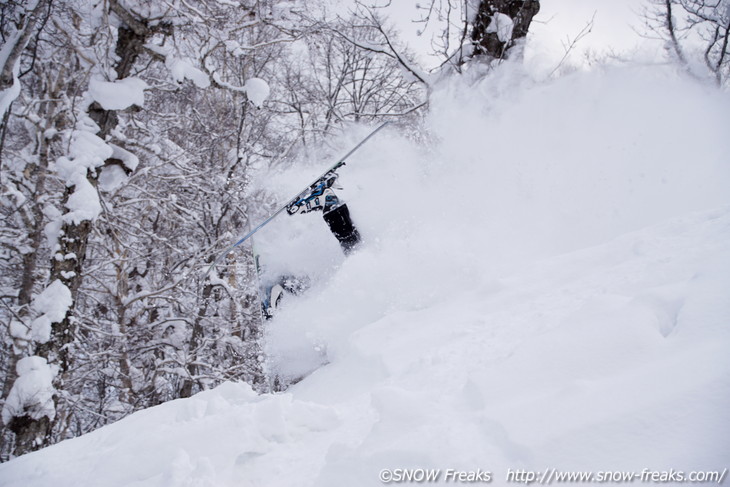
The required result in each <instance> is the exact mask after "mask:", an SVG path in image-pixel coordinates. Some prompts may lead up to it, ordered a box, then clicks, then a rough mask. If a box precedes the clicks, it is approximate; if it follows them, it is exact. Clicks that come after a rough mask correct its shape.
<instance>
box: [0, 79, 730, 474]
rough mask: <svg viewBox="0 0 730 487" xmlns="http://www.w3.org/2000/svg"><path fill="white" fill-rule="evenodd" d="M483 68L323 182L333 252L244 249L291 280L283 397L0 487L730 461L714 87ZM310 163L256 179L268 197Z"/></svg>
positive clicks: (87, 452)
mask: <svg viewBox="0 0 730 487" xmlns="http://www.w3.org/2000/svg"><path fill="white" fill-rule="evenodd" d="M501 71H502V72H501V73H499V74H497V75H496V76H492V77H490V78H489V79H488V80H485V81H474V80H475V79H477V78H478V76H476V75H475V73H469V74H467V76H464V77H462V78H461V79H458V80H449V81H446V82H443V83H442V84H441V85H440V86H439V87H438V88H437V89H436V90H435V92H434V93H433V98H432V103H431V108H430V115H429V119H428V120H427V123H426V128H427V130H428V133H427V134H413V135H414V136H413V137H407V136H406V135H404V134H402V133H400V132H399V131H398V130H396V129H389V131H388V132H387V133H384V134H382V135H378V139H377V141H373V143H371V144H369V145H367V146H366V147H364V148H363V149H362V151H361V152H359V153H358V155H357V157H354V158H353V159H352V160H351V161H350V163H349V164H348V165H347V166H345V168H344V169H343V170H342V176H341V178H342V181H341V182H342V184H343V185H344V186H345V190H343V195H344V196H345V197H346V199H347V200H348V202H349V204H350V207H351V211H352V214H353V217H354V218H355V220H356V222H357V224H358V226H359V227H360V229H361V231H362V234H363V237H364V240H365V241H364V244H363V247H362V249H361V250H360V251H358V252H357V253H356V254H355V255H353V256H352V257H350V258H348V259H347V260H345V259H344V257H342V255H341V253H340V252H339V247H338V246H337V243H336V241H334V239H333V238H332V236H331V235H329V233H328V232H327V230H326V228H325V226H324V223H323V222H322V220H321V218H320V217H319V216H317V215H307V216H305V217H302V218H282V219H279V220H278V221H277V222H276V223H275V224H272V225H271V227H270V228H268V227H267V230H266V231H265V232H262V235H261V236H260V237H259V238H258V239H257V245H258V246H259V247H260V251H261V252H262V255H263V256H264V257H265V260H266V261H267V262H268V264H267V265H268V271H269V272H285V271H286V272H287V273H292V274H306V275H310V276H312V278H313V284H312V287H311V288H310V289H309V290H308V291H307V292H306V293H305V294H303V295H301V296H299V297H297V298H293V299H290V300H289V301H288V302H286V303H285V306H284V307H283V309H282V310H281V312H280V314H279V315H278V316H277V318H276V319H275V320H273V321H271V322H270V323H269V324H268V326H269V329H268V336H267V352H268V356H269V358H270V363H269V367H270V369H271V371H272V374H273V373H276V374H279V375H281V376H283V377H290V378H295V377H299V376H306V377H305V378H304V379H303V380H302V381H301V382H299V383H298V384H296V385H295V386H293V387H292V388H291V389H289V390H288V391H287V392H286V393H281V394H273V395H263V396H257V395H256V394H254V393H253V392H252V391H251V390H250V388H249V387H248V386H247V385H246V384H224V385H222V386H220V387H218V388H217V389H214V390H211V391H207V392H204V393H201V394H198V395H197V396H195V397H193V398H190V399H186V400H179V401H173V402H171V403H168V404H163V405H161V406H159V407H156V408H152V409H150V410H146V411H142V412H140V413H137V414H134V415H132V416H130V417H128V418H126V419H124V420H122V421H120V422H118V423H116V424H113V425H111V426H108V427H105V428H102V429H101V430H98V431H96V432H94V433H91V434H88V435H86V436H84V437H81V438H77V439H74V440H70V441H66V442H63V443H61V444H59V445H56V446H54V447H51V448H48V449H46V450H44V451H41V452H37V453H34V454H30V455H26V456H24V457H21V458H18V459H15V460H13V461H11V462H9V463H7V464H4V465H0V485H9V486H24V487H34V486H47V485H54V486H56V487H62V486H74V487H76V486H84V485H94V486H97V485H98V486H107V487H114V486H134V487H143V486H144V487H147V486H197V487H201V486H236V487H241V486H342V485H348V486H370V485H381V483H380V481H379V479H378V475H379V472H380V471H381V469H384V468H406V467H417V468H437V469H442V470H446V469H448V468H454V469H460V470H465V471H476V470H477V469H481V471H490V472H491V475H492V478H493V481H492V485H505V484H506V480H507V474H508V469H513V470H515V469H529V470H535V471H544V470H545V469H546V468H557V469H564V470H581V471H593V472H597V471H605V470H611V471H618V470H631V471H637V472H640V471H641V470H642V469H644V468H649V469H653V470H662V469H666V470H669V469H670V468H672V469H675V470H683V471H687V472H689V471H691V470H699V469H704V470H719V471H722V470H723V469H724V468H726V467H730V465H729V464H728V459H730V435H728V430H727V410H728V406H730V358H729V356H728V353H727V350H728V347H729V346H730V291H729V290H730V191H728V189H730V159H729V156H728V154H730V138H729V137H728V132H727V130H728V127H729V126H730V124H729V123H728V122H730V100H729V99H728V95H727V94H723V93H718V92H717V91H715V90H713V89H711V88H706V87H704V86H700V85H698V84H696V83H694V82H691V81H688V80H686V79H682V78H681V77H677V76H676V75H675V74H674V73H672V72H669V71H666V70H660V69H656V68H651V69H650V68H623V69H609V70H606V71H603V72H594V73H587V74H586V73H583V74H575V75H573V76H570V77H565V78H562V79H559V80H557V81H554V82H551V83H548V84H546V83H537V82H535V81H533V80H531V79H530V78H529V76H527V75H525V74H524V73H523V72H521V71H520V70H519V69H516V68H510V67H509V66H505V69H503V70H501ZM470 80H471V81H470ZM366 131H367V130H366V129H365V128H357V129H353V131H352V132H351V133H348V134H345V135H344V136H343V137H342V139H341V140H340V141H339V144H340V145H339V146H338V147H337V148H336V149H345V150H346V148H347V146H348V145H351V144H352V142H353V141H356V140H357V139H358V138H360V137H361V136H362V135H363V134H364V133H365V132H366ZM345 150H343V151H342V152H344V151H345ZM314 159H316V158H313V162H312V163H310V164H303V165H301V166H299V167H298V168H296V169H293V170H289V171H287V172H286V173H282V174H275V175H271V178H275V179H270V181H272V180H275V181H277V184H276V187H274V190H275V191H277V192H278V193H280V195H281V197H282V199H284V198H285V197H286V196H287V195H288V194H289V193H291V192H292V190H294V191H295V190H296V189H297V188H298V187H299V186H301V185H302V184H301V183H302V181H307V180H308V179H309V178H310V177H311V176H312V175H313V174H317V173H318V172H320V168H321V166H322V163H321V160H319V161H315V160H314Z"/></svg>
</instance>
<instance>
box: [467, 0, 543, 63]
mask: <svg viewBox="0 0 730 487" xmlns="http://www.w3.org/2000/svg"><path fill="white" fill-rule="evenodd" d="M539 11H540V2H539V1H538V0H482V1H481V2H480V3H479V10H478V11H477V16H476V19H475V20H474V24H473V29H472V36H471V38H472V43H473V45H474V56H485V55H486V56H490V57H491V58H493V59H506V58H507V57H508V55H509V53H510V48H511V47H512V46H514V44H515V41H518V40H520V39H523V38H525V37H526V36H527V31H528V29H529V27H530V23H531V22H532V18H533V17H534V16H535V15H536V14H537V13H538V12H539ZM497 13H500V14H504V15H507V16H509V17H510V18H511V19H512V21H513V22H514V27H513V29H512V35H511V38H510V39H508V40H504V38H503V39H500V36H499V33H498V32H496V30H497V29H496V28H494V27H495V26H493V25H492V23H493V22H495V20H494V16H495V14H497ZM490 27H492V28H490Z"/></svg>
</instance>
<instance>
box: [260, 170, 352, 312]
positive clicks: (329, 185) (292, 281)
mask: <svg viewBox="0 0 730 487" xmlns="http://www.w3.org/2000/svg"><path fill="white" fill-rule="evenodd" d="M338 176H339V175H338V174H337V172H336V170H335V169H332V170H331V171H329V172H327V173H326V174H325V175H324V176H322V177H321V178H320V179H318V180H317V181H315V182H314V183H313V184H312V185H311V186H310V187H309V188H307V189H306V190H305V191H303V192H302V193H301V194H299V196H297V197H296V198H295V199H294V201H292V202H291V203H290V204H289V205H288V206H287V207H286V211H287V213H288V214H289V215H296V214H305V213H309V212H312V211H322V217H323V218H324V221H325V222H326V223H327V226H328V227H329V229H330V231H331V232H332V234H333V235H334V236H335V238H337V241H338V242H340V246H341V247H342V250H343V251H344V252H345V255H349V254H350V253H352V252H353V251H354V250H355V248H356V247H357V244H358V243H360V233H359V232H358V231H357V228H356V227H355V224H354V223H353V222H352V218H351V217H350V210H349V209H348V208H347V204H345V203H344V202H343V201H341V200H340V199H339V198H338V197H337V195H336V194H335V192H334V189H342V188H341V187H339V186H335V183H336V182H337V178H338ZM256 265H257V269H258V268H259V267H260V266H259V262H258V261H257V262H256ZM309 284H310V283H309V280H308V279H306V278H300V277H299V278H298V277H296V276H281V277H279V278H278V279H277V281H276V282H275V283H274V284H273V285H269V286H265V288H264V292H263V296H262V298H261V304H262V309H263V313H264V317H265V318H266V319H271V318H272V317H273V315H274V312H275V311H276V309H277V308H278V307H279V305H280V304H281V300H282V298H283V297H284V294H285V293H288V294H293V295H297V294H299V293H301V292H302V291H304V290H306V289H307V288H308V287H309Z"/></svg>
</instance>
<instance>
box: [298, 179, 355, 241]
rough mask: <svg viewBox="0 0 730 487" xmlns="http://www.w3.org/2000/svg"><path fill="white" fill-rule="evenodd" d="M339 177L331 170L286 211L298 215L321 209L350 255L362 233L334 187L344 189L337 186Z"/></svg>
mask: <svg viewBox="0 0 730 487" xmlns="http://www.w3.org/2000/svg"><path fill="white" fill-rule="evenodd" d="M337 177H338V174H337V172H336V171H335V170H334V169H333V170H331V171H329V172H328V173H327V174H325V175H324V176H322V177H321V178H320V179H318V180H317V181H316V182H315V183H314V184H312V185H311V186H310V187H309V188H308V189H307V190H306V191H304V192H302V193H301V194H300V195H299V196H298V197H297V198H296V199H295V201H293V202H292V203H291V204H289V206H287V208H286V211H287V213H289V215H296V214H297V213H301V214H304V213H309V212H310V211H320V210H321V211H322V218H324V221H325V222H326V223H327V226H328V227H329V229H330V231H331V232H332V234H333V235H334V236H335V238H337V240H338V241H339V242H340V246H341V247H342V250H343V251H344V252H345V255H349V254H350V253H351V252H352V251H353V250H354V249H355V248H356V247H357V244H358V243H359V242H360V233H359V232H358V231H357V228H355V224H354V223H352V218H351V217H350V210H349V209H348V208H347V204H346V203H344V202H342V201H340V199H339V198H338V197H337V195H336V194H335V192H334V189H333V188H336V189H342V188H341V187H339V186H335V183H336V182H337Z"/></svg>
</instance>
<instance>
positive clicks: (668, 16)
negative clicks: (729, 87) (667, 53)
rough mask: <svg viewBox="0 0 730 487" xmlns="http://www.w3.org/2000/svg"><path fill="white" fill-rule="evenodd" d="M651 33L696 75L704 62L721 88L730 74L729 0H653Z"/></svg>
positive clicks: (649, 13) (649, 21) (648, 14)
mask: <svg viewBox="0 0 730 487" xmlns="http://www.w3.org/2000/svg"><path fill="white" fill-rule="evenodd" d="M645 18H646V21H647V25H648V28H649V29H650V31H652V32H654V33H655V34H656V35H658V37H659V38H661V39H663V40H664V41H665V42H666V43H667V46H668V47H669V49H670V50H671V52H672V53H673V54H674V56H675V57H676V60H677V61H678V62H679V63H680V64H681V65H682V66H683V67H684V68H685V69H686V70H687V71H688V72H690V73H691V74H694V75H697V74H698V72H697V68H696V65H697V63H696V62H695V60H700V59H701V60H702V63H703V64H704V65H705V67H706V69H707V71H708V73H709V74H710V76H712V78H713V79H714V80H715V82H716V83H717V84H718V85H724V84H725V83H727V80H728V75H730V49H729V46H728V42H730V1H728V0H654V2H653V6H652V8H651V9H649V10H648V11H647V12H646V13H645Z"/></svg>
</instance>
